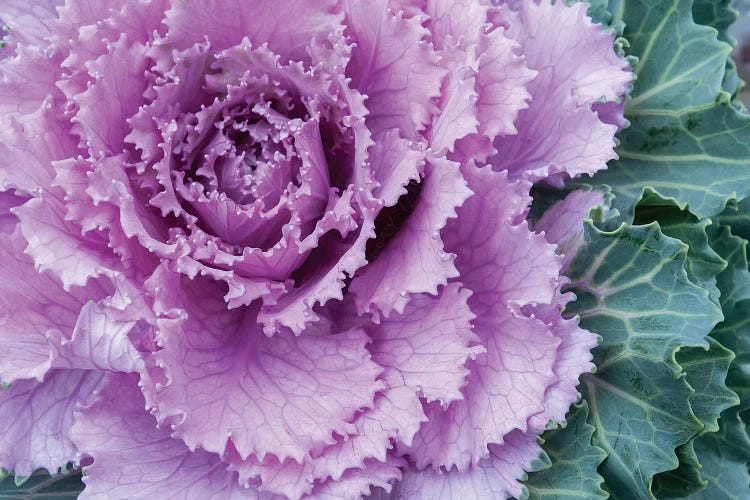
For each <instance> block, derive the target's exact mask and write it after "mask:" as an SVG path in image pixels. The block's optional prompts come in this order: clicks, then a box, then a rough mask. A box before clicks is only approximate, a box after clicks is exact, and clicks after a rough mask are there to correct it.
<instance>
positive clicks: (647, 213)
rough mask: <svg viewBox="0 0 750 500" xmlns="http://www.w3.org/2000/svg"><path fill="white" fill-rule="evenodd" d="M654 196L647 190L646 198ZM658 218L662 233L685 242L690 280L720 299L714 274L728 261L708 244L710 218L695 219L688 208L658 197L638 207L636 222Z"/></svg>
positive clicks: (715, 298)
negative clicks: (680, 207) (685, 208)
mask: <svg viewBox="0 0 750 500" xmlns="http://www.w3.org/2000/svg"><path fill="white" fill-rule="evenodd" d="M652 196H653V197H657V195H656V194H655V193H649V194H648V195H647V198H650V197H652ZM650 222H658V223H659V227H660V228H661V231H662V233H664V234H666V235H667V236H670V237H672V238H677V239H678V240H681V241H682V242H684V243H685V244H687V245H688V255H687V256H688V258H687V261H686V267H685V269H686V271H687V273H688V278H690V281H692V282H693V283H695V284H696V285H699V286H702V287H703V288H705V289H707V290H708V291H709V294H710V296H711V299H712V300H713V301H714V302H715V303H717V304H718V303H719V288H718V286H716V276H717V275H718V274H719V273H720V272H721V271H723V270H724V269H726V267H727V262H726V261H725V260H724V259H722V258H721V256H720V255H719V254H718V253H716V251H714V249H713V248H711V245H710V244H709V241H708V234H707V233H706V230H707V228H708V227H709V226H710V225H711V221H710V220H706V219H704V220H702V221H701V220H698V218H697V217H695V216H694V215H693V214H691V213H690V212H688V211H687V210H680V209H679V207H677V205H676V204H675V203H674V202H670V201H668V200H664V199H662V198H658V200H655V202H654V203H653V205H647V206H643V207H637V208H636V212H635V223H636V224H647V223H650Z"/></svg>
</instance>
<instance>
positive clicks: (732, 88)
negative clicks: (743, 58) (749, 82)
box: [693, 0, 743, 96]
mask: <svg viewBox="0 0 750 500" xmlns="http://www.w3.org/2000/svg"><path fill="white" fill-rule="evenodd" d="M731 4H732V0H695V1H694V3H693V19H695V22H696V23H698V24H703V25H704V26H711V27H712V28H715V29H716V30H717V31H718V32H719V40H721V41H722V42H726V43H728V44H729V45H731V46H732V47H734V46H735V44H736V41H735V40H734V38H732V37H731V36H730V35H729V27H730V26H731V25H732V23H734V22H735V21H736V20H737V15H738V13H737V11H736V10H735V9H733V8H732V5H731ZM721 86H722V88H723V89H724V90H725V91H726V92H728V93H730V94H731V95H732V96H735V95H736V94H737V92H739V90H740V89H741V88H742V86H743V82H742V80H741V79H740V77H739V75H738V74H737V65H736V64H735V63H734V59H733V58H732V57H731V56H730V57H728V58H727V61H726V64H725V69H724V79H723V80H722V84H721Z"/></svg>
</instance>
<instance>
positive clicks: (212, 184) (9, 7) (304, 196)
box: [0, 0, 632, 499]
mask: <svg viewBox="0 0 750 500" xmlns="http://www.w3.org/2000/svg"><path fill="white" fill-rule="evenodd" d="M0 19H2V20H3V22H4V23H5V24H6V25H7V27H8V34H7V36H6V38H5V45H4V47H3V48H2V51H3V59H2V61H0V71H1V72H2V81H1V82H0V113H2V118H1V119H2V121H3V123H2V127H0V152H1V154H0V183H1V185H2V192H0V230H2V233H3V234H2V238H0V254H2V257H3V258H2V260H1V261H0V262H1V264H0V265H2V266H3V270H2V274H3V279H2V281H1V282H0V289H1V291H2V293H0V318H2V322H0V345H2V350H1V351H0V380H2V382H3V383H4V385H7V389H6V390H4V391H3V392H2V393H0V422H2V427H0V429H2V430H0V432H1V433H2V438H1V439H0V466H2V467H4V468H6V469H8V470H13V471H15V473H16V474H17V475H28V474H30V473H31V472H32V471H33V470H35V469H36V468H46V469H48V470H50V471H54V470H57V468H59V467H60V466H62V465H64V464H65V463H67V462H74V463H76V464H80V465H81V466H83V467H84V474H85V477H84V481H85V483H86V488H85V490H84V492H83V494H82V496H81V498H92V499H94V498H97V499H98V498H131V499H141V498H202V499H204V498H205V499H227V498H231V499H235V498H253V499H281V498H290V499H298V498H320V499H325V498H346V499H348V498H359V497H360V496H362V495H369V494H375V495H382V496H383V497H387V496H390V497H391V498H405V499H406V498H409V499H413V498H424V499H428V498H429V499H439V498H445V499H450V498H469V497H470V498H503V497H508V496H518V495H520V494H521V493H522V490H523V485H522V484H521V483H520V482H519V479H520V478H522V476H523V475H524V471H525V470H529V468H530V466H531V464H532V462H534V461H535V459H536V458H537V457H538V456H539V453H540V448H539V445H538V444H537V436H538V435H539V434H540V433H541V432H542V431H543V430H544V429H545V427H546V426H547V425H548V423H549V422H550V421H555V422H557V421H561V420H564V417H565V413H566V412H567V410H568V407H569V406H570V404H571V403H572V402H574V401H575V400H576V398H577V397H578V393H577V391H576V385H577V383H578V377H579V375H580V374H581V373H584V372H587V371H590V370H591V369H592V364H591V361H590V360H591V356H590V354H589V350H590V349H591V348H592V346H594V345H595V344H596V337H595V335H593V334H591V333H589V332H587V331H584V330H582V329H580V328H579V327H578V324H577V320H576V319H563V317H562V314H561V310H562V308H563V307H564V305H565V304H566V303H567V302H568V301H569V300H570V298H571V297H570V296H569V294H564V293H562V292H561V288H562V286H563V285H564V284H565V279H564V278H563V277H562V276H561V274H560V269H561V265H562V261H563V259H564V256H562V255H558V254H557V253H556V249H557V246H556V244H557V243H558V242H559V241H560V239H559V238H563V237H564V236H565V235H564V234H562V235H560V234H559V233H560V231H558V232H557V233H556V234H558V236H559V238H552V237H550V238H549V240H548V237H547V236H545V233H544V232H538V233H535V232H533V231H532V230H531V229H530V228H529V226H528V225H527V222H526V221H525V219H526V216H527V212H528V207H529V203H530V199H531V198H530V195H529V193H530V189H531V186H532V185H533V184H534V183H538V182H548V183H559V182H560V181H561V180H564V179H566V178H570V177H574V176H576V175H579V174H591V173H593V172H595V171H597V170H600V169H602V168H604V167H605V164H606V162H607V161H608V160H610V159H612V158H614V157H615V154H614V151H613V148H614V134H615V132H617V130H618V127H620V126H622V105H621V102H622V97H623V95H624V94H625V92H626V90H627V88H628V84H629V82H630V79H631V76H632V73H631V72H630V70H629V68H628V65H627V62H626V61H625V60H624V59H622V58H621V57H619V56H618V55H617V54H616V52H615V51H614V48H613V35H611V34H609V33H605V32H603V31H602V29H601V28H600V26H599V25H596V24H593V23H592V22H591V20H590V19H589V18H588V17H587V15H586V5H585V4H575V5H571V6H567V5H566V4H565V2H562V1H558V2H556V3H551V2H550V1H549V0H541V1H540V2H536V1H529V2H525V1H524V2H508V3H507V4H503V5H499V6H497V5H491V4H490V3H489V2H486V1H479V0H458V1H454V0H391V1H388V0H367V1H364V0H316V1H301V0H273V1H266V0H262V1H261V0H259V1H255V2H249V1H248V2H242V1H238V0H97V1H90V0H67V1H66V2H65V3H59V2H55V1H53V0H49V1H42V0H36V1H28V0H4V1H3V2H2V4H1V5H0ZM581 200H582V203H588V204H595V203H596V200H589V199H587V198H586V197H583V198H581ZM587 206H588V205H586V207H587ZM586 207H583V208H581V207H576V206H574V207H570V210H569V211H568V212H569V213H568V215H567V217H568V219H569V218H570V214H577V215H576V216H580V213H585V208H586ZM581 210H583V212H581ZM565 217H566V213H561V214H560V219H561V220H560V221H558V222H555V221H552V222H550V221H548V223H549V224H550V227H553V228H554V227H567V226H564V224H565V223H566V222H565ZM567 223H568V224H573V223H571V222H570V220H568V222H567Z"/></svg>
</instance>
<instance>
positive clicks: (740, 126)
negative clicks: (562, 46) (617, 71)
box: [594, 0, 750, 218]
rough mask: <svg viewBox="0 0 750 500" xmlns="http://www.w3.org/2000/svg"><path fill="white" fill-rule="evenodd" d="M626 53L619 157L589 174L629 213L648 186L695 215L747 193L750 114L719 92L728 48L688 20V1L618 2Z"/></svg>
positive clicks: (720, 207)
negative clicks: (632, 77) (628, 95)
mask: <svg viewBox="0 0 750 500" xmlns="http://www.w3.org/2000/svg"><path fill="white" fill-rule="evenodd" d="M620 6H621V9H619V10H618V11H617V13H618V16H620V15H621V18H622V20H623V21H624V22H625V24H626V28H625V31H624V36H625V38H627V40H628V42H629V43H630V45H629V48H628V50H627V52H628V54H629V55H631V56H635V57H636V58H638V63H637V64H636V66H635V68H634V70H635V71H636V74H637V80H636V82H635V87H634V91H633V93H632V99H631V100H630V101H629V102H628V103H627V106H626V117H627V118H628V119H629V121H630V124H631V125H630V127H629V128H628V129H626V130H624V131H623V132H621V133H620V134H619V136H618V137H619V140H620V146H619V147H618V148H617V151H618V154H619V156H620V159H619V160H618V161H614V162H612V163H611V164H610V166H609V169H608V170H606V171H603V172H600V173H599V174H597V175H596V176H595V177H594V182H597V183H603V184H608V185H610V186H611V187H612V188H613V191H614V193H615V195H616V198H615V201H614V207H615V208H616V209H618V210H619V211H620V212H621V213H623V214H625V215H628V216H632V215H633V210H634V207H635V205H636V204H637V202H638V201H639V200H640V199H641V198H642V197H643V196H644V194H645V192H646V189H647V188H652V189H653V190H655V191H656V192H658V193H659V194H660V195H661V196H662V197H663V198H667V199H674V200H675V201H676V203H677V204H678V206H680V207H684V206H686V205H687V206H689V208H690V211H691V212H692V213H694V214H695V215H696V216H697V217H699V218H706V217H710V216H713V215H715V214H718V213H719V212H721V211H722V210H723V208H724V206H725V204H726V203H727V201H728V200H730V199H735V198H737V199H741V198H744V197H746V196H748V195H750V165H749V163H750V161H749V160H748V159H749V158H750V117H748V116H747V115H743V114H741V113H740V112H738V111H737V110H736V109H735V108H734V107H732V105H731V104H730V101H729V95H728V94H726V93H724V92H723V91H722V78H723V75H724V68H725V64H726V61H727V58H728V56H729V53H730V51H731V47H730V46H729V45H728V44H726V43H724V42H721V41H719V40H718V39H717V32H716V30H715V29H714V28H711V27H707V26H702V25H698V24H696V23H695V22H693V19H692V12H691V10H692V2H691V1H690V0H622V2H621V4H620Z"/></svg>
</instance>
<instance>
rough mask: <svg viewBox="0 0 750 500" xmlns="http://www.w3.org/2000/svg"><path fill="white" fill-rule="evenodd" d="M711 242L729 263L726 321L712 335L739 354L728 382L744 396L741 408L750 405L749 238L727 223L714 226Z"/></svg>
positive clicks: (722, 284) (723, 284) (722, 283)
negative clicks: (740, 235)
mask: <svg viewBox="0 0 750 500" xmlns="http://www.w3.org/2000/svg"><path fill="white" fill-rule="evenodd" d="M709 236H710V237H711V245H712V246H713V248H714V249H715V250H716V251H717V252H718V253H719V255H721V256H722V257H723V258H724V259H725V260H726V261H727V262H728V263H729V267H728V268H727V269H726V270H724V271H723V272H721V273H720V274H719V276H718V277H717V284H718V286H719V289H720V290H721V306H722V309H723V311H724V316H725V318H724V321H723V322H722V323H720V324H719V325H718V326H717V327H716V328H715V329H714V331H713V332H711V336H712V337H713V338H715V339H716V340H718V341H719V342H721V344H722V345H723V346H725V347H726V348H728V349H730V350H732V351H733V352H734V354H735V359H734V362H732V364H731V366H730V368H729V374H728V375H727V385H728V386H729V388H730V389H732V390H733V391H735V392H736V393H737V395H738V396H739V397H740V401H741V403H740V405H741V406H740V407H741V409H743V410H744V409H747V408H750V272H748V262H747V241H745V240H743V239H742V238H739V237H737V236H734V235H733V234H732V233H731V232H730V230H729V228H727V227H712V228H711V231H710V234H709Z"/></svg>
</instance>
